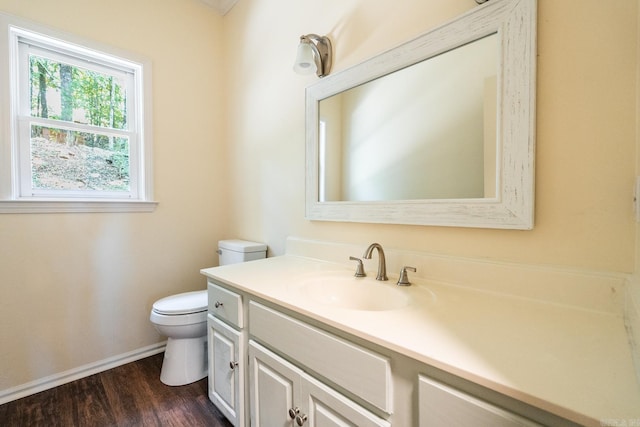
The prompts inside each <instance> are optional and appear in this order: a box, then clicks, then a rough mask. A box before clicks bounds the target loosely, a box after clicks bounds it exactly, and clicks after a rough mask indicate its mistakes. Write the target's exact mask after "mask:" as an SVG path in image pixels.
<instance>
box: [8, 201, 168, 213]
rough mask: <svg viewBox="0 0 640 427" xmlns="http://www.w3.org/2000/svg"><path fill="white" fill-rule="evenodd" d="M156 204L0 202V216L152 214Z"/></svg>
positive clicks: (141, 202)
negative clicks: (97, 213) (92, 213)
mask: <svg viewBox="0 0 640 427" xmlns="http://www.w3.org/2000/svg"><path fill="white" fill-rule="evenodd" d="M156 206H158V202H148V201H130V200H72V201H66V200H64V201H62V200H0V214H6V213H82V212H115V213H117V212H153V211H154V210H155V209H156Z"/></svg>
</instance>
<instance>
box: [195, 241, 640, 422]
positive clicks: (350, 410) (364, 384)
mask: <svg viewBox="0 0 640 427" xmlns="http://www.w3.org/2000/svg"><path fill="white" fill-rule="evenodd" d="M349 250H351V251H352V252H353V253H355V254H357V253H358V252H357V251H354V250H353V249H352V248H346V249H344V251H345V252H348V251H349ZM337 252H340V250H339V251H333V253H334V256H337V255H335V254H336V253H337ZM340 256H341V257H342V254H340ZM344 259H345V261H344V262H342V263H341V262H328V261H326V260H321V259H315V258H310V257H308V256H298V255H296V254H288V255H285V256H280V257H274V258H269V259H265V260H259V261H253V262H250V263H245V264H238V265H231V266H224V267H215V268H210V269H204V270H202V273H203V274H204V275H205V276H207V280H208V289H209V316H208V319H209V322H208V327H209V332H208V336H209V396H210V398H211V400H212V401H213V402H214V403H215V404H216V405H217V406H218V408H219V409H220V410H221V411H222V412H223V413H225V415H226V416H227V417H228V418H229V419H230V420H231V421H232V423H233V424H234V425H236V426H248V425H252V426H273V425H292V426H293V425H298V426H302V425H311V426H313V425H336V426H344V425H357V426H391V425H393V426H398V427H403V426H408V427H409V426H421V427H422V426H424V427H426V426H450V425H469V426H475V425H481V426H486V425H492V426H533V425H553V426H556V425H602V424H601V423H602V422H604V421H603V420H611V419H619V420H626V422H629V421H628V420H634V419H638V417H640V392H639V391H638V387H637V383H636V380H635V374H634V370H633V366H632V364H631V356H630V352H629V346H628V341H627V338H626V335H625V331H624V326H623V325H622V322H621V319H620V318H619V317H617V316H613V315H611V314H608V313H603V312H598V311H596V310H585V309H577V308H575V307H569V306H565V305H562V304H554V303H550V302H548V301H542V300H534V299H530V298H528V297H527V298H523V297H521V296H515V295H508V294H499V293H496V292H488V291H487V290H486V289H484V290H479V289H471V288H465V287H464V286H460V285H459V284H457V283H456V284H454V283H444V282H442V281H439V280H431V279H429V280H427V279H424V278H422V277H421V276H419V275H418V274H419V273H420V271H421V270H420V268H419V269H418V274H415V273H413V274H412V276H410V279H411V281H412V282H413V284H412V285H411V286H408V287H398V286H396V285H395V280H397V277H398V276H397V275H396V276H395V277H393V275H391V274H390V280H389V281H388V282H379V281H376V280H375V279H374V278H375V272H374V271H371V268H368V269H367V274H368V276H367V277H365V278H355V277H353V273H354V270H355V268H352V267H355V266H352V265H351V264H350V261H348V257H346V258H344ZM397 260H400V261H401V262H404V261H406V260H411V261H417V258H414V259H412V258H411V256H407V255H396V256H394V255H391V259H390V265H393V267H392V268H395V267H397ZM369 267H371V266H369ZM421 267H422V265H421ZM492 267H493V268H494V269H497V270H499V269H500V268H499V266H497V265H492ZM509 267H510V268H512V267H513V266H509ZM470 268H471V270H472V271H473V270H474V268H475V269H478V268H481V267H478V266H475V267H474V266H473V265H471V266H470ZM390 271H395V270H390ZM434 272H435V271H434ZM521 273H522V272H520V274H521ZM530 273H531V275H532V276H534V277H535V276H536V275H540V274H543V275H544V274H547V273H546V272H545V273H541V272H536V271H530ZM574 279H575V278H574ZM601 279H602V280H603V281H606V280H610V281H612V282H611V283H607V286H612V283H613V282H615V281H616V280H617V278H615V277H613V278H611V277H607V278H601ZM568 280H569V279H568ZM594 286H595V285H594ZM614 286H615V284H614ZM595 288H599V285H597V286H595ZM609 289H611V288H609ZM634 417H635V418H634ZM249 420H251V422H250V423H249Z"/></svg>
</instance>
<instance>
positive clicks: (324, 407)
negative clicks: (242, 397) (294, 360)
mask: <svg viewBox="0 0 640 427" xmlns="http://www.w3.org/2000/svg"><path fill="white" fill-rule="evenodd" d="M249 366H250V369H251V374H250V377H251V390H250V395H251V420H252V426H254V427H271V426H309V427H317V426H323V427H334V426H335V427H347V426H359V427H389V426H390V425H391V424H389V423H388V422H387V421H385V420H382V419H381V418H378V417H377V416H375V415H373V414H371V413H370V412H368V411H367V410H366V409H364V408H362V407H360V406H359V405H358V404H356V403H354V402H353V401H351V400H350V399H348V398H346V397H345V396H342V395H341V394H340V393H337V392H336V391H335V390H333V389H331V388H329V387H327V386H326V385H324V384H323V383H321V382H320V381H318V380H316V379H314V378H313V377H312V376H310V375H308V374H306V373H305V372H304V371H302V370H301V369H299V368H298V367H296V366H294V365H293V364H291V363H289V362H287V361H286V360H284V359H283V358H281V357H279V356H277V355H276V354H274V353H272V352H271V351H269V350H267V349H266V348H264V347H263V346H261V345H260V344H258V343H256V342H255V341H250V342H249Z"/></svg>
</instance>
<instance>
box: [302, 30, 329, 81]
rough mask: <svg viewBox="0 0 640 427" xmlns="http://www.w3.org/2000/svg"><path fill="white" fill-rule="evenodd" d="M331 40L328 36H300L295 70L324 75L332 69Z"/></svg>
mask: <svg viewBox="0 0 640 427" xmlns="http://www.w3.org/2000/svg"><path fill="white" fill-rule="evenodd" d="M331 54H332V52H331V40H329V37H327V36H319V35H317V34H307V35H306V36H300V44H299V45H298V54H297V56H296V63H295V64H294V65H293V70H294V71H295V72H296V73H298V74H311V73H313V72H314V71H315V73H316V74H317V75H318V77H324V76H326V75H328V74H329V71H331Z"/></svg>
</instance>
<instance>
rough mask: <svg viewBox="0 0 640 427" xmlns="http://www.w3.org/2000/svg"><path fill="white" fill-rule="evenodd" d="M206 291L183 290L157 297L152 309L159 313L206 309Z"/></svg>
mask: <svg viewBox="0 0 640 427" xmlns="http://www.w3.org/2000/svg"><path fill="white" fill-rule="evenodd" d="M207 301H208V298H207V291H206V290H204V291H195V292H185V293H182V294H176V295H171V296H168V297H165V298H162V299H159V300H158V301H156V302H155V303H153V310H154V311H156V312H157V313H160V314H189V313H197V312H200V311H205V310H206V309H207Z"/></svg>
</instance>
